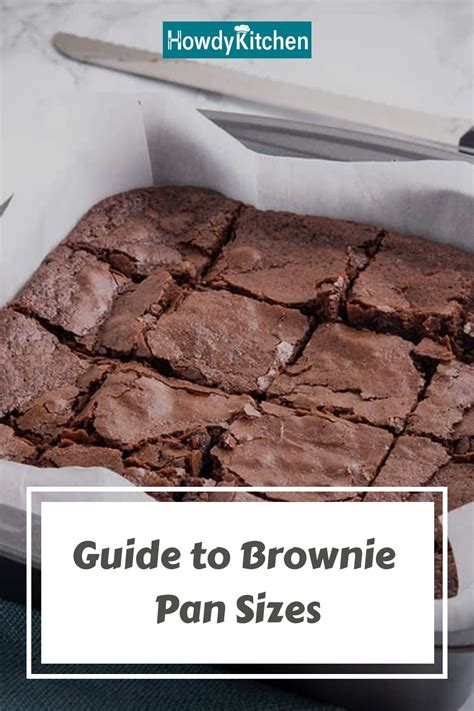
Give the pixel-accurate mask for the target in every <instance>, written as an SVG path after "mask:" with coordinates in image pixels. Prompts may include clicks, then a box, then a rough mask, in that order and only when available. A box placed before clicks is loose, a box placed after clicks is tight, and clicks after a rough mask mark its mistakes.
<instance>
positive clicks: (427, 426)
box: [408, 360, 474, 444]
mask: <svg viewBox="0 0 474 711" xmlns="http://www.w3.org/2000/svg"><path fill="white" fill-rule="evenodd" d="M473 406H474V366H473V365H469V364H467V363H462V362H460V361H457V360H452V361H451V362H450V363H441V364H440V365H439V366H438V367H437V369H436V372H435V373H434V375H433V377H432V379H431V382H430V384H429V386H428V388H427V390H426V393H425V395H424V397H423V399H422V400H421V401H420V402H419V403H418V405H417V407H416V409H415V410H414V412H413V413H412V414H411V415H410V418H409V423H408V432H411V433H413V434H421V435H427V436H429V437H434V438H435V439H438V440H440V441H442V442H444V443H446V444H451V443H453V441H455V440H456V439H459V438H461V437H465V436H467V437H471V436H474V429H473V425H474V418H473V417H472V415H471V414H470V411H471V409H472V408H473Z"/></svg>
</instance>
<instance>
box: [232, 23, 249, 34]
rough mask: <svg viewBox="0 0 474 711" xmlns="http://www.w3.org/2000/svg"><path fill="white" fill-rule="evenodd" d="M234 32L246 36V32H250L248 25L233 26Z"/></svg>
mask: <svg viewBox="0 0 474 711" xmlns="http://www.w3.org/2000/svg"><path fill="white" fill-rule="evenodd" d="M234 30H235V31H236V32H239V33H240V32H242V33H244V34H246V33H247V32H250V25H234Z"/></svg>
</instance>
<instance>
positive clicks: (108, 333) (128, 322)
mask: <svg viewBox="0 0 474 711" xmlns="http://www.w3.org/2000/svg"><path fill="white" fill-rule="evenodd" d="M181 294H182V291H181V289H180V288H179V287H178V286H177V285H176V283H175V282H174V280H173V279H172V277H171V276H170V275H169V273H168V272H166V271H164V270H163V269H160V270H158V271H156V272H154V273H153V274H150V276H148V277H146V278H145V279H143V281H141V282H139V283H138V284H135V283H133V282H132V283H130V284H128V285H127V286H126V287H125V288H124V289H122V290H121V292H120V293H119V294H118V296H117V298H116V299H115V300H114V302H113V304H112V307H111V309H110V312H109V313H108V315H107V317H106V318H105V320H104V321H103V323H102V324H101V326H100V328H99V329H98V332H97V338H96V341H95V349H96V351H98V352H99V353H103V354H111V355H115V356H123V355H134V354H135V352H136V351H137V349H139V348H140V347H141V348H142V349H143V348H144V347H145V346H144V334H145V333H146V332H147V331H149V330H150V329H152V328H153V327H154V326H155V325H156V322H157V320H158V319H159V317H160V316H161V314H162V313H163V311H165V310H166V309H167V308H169V307H170V306H171V304H173V303H174V302H175V301H178V300H179V299H180V298H181Z"/></svg>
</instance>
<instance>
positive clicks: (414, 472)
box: [373, 435, 449, 501]
mask: <svg viewBox="0 0 474 711" xmlns="http://www.w3.org/2000/svg"><path fill="white" fill-rule="evenodd" d="M448 462H449V455H448V453H447V452H446V450H445V449H444V447H443V446H442V445H441V444H439V443H438V442H433V441H432V440H430V439H428V438H427V437H415V436H411V435H402V436H401V437H399V438H398V439H397V440H396V442H395V444H394V446H393V448H392V450H391V451H390V454H389V456H388V457H387V459H386V461H385V462H384V464H383V466H382V467H381V469H380V471H379V472H378V474H377V476H376V478H375V480H374V481H373V486H375V487H376V486H406V487H416V486H434V484H433V483H432V482H433V477H434V476H435V475H436V474H437V473H438V471H439V470H440V469H441V467H443V466H444V465H445V464H447V463H448ZM386 498H389V499H391V500H396V501H398V500H403V499H408V498H410V493H409V492H387V496H386Z"/></svg>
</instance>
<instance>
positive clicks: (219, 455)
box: [211, 402, 392, 500]
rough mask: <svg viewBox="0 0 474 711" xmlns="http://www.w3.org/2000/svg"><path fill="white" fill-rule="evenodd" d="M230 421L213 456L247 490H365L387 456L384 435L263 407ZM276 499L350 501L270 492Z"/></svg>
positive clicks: (230, 480) (368, 428)
mask: <svg viewBox="0 0 474 711" xmlns="http://www.w3.org/2000/svg"><path fill="white" fill-rule="evenodd" d="M261 411H262V412H261V413H255V415H254V416H251V417H245V418H242V417H239V418H237V419H235V420H234V422H232V424H231V425H230V427H229V428H228V430H227V432H226V433H225V435H224V436H223V437H222V438H221V440H220V442H219V443H218V444H217V445H216V446H215V447H214V448H213V449H212V451H211V455H212V456H213V457H214V458H215V460H216V461H217V462H218V466H219V477H220V479H221V480H223V481H225V482H226V483H228V484H229V485H233V484H234V485H235V484H239V483H240V484H241V485H243V486H297V487H300V486H367V485H368V484H370V482H371V481H372V479H373V478H374V476H375V474H376V471H377V468H378V466H379V465H380V464H381V462H382V460H383V458H384V456H385V455H386V453H387V452H388V449H389V447H390V444H391V442H392V436H391V435H390V434H389V432H387V431H386V430H383V429H379V428H375V427H371V426H369V425H365V424H359V423H353V422H348V421H346V420H342V419H338V418H335V417H332V416H326V415H320V414H300V413H295V412H294V410H292V409H290V408H285V407H281V406H279V405H273V404H272V403H268V402H267V403H262V405H261ZM270 496H271V498H275V499H285V500H288V499H311V498H317V499H326V498H340V499H345V498H351V495H350V494H347V493H344V492H341V493H339V494H337V495H336V496H334V495H332V496H328V495H325V494H324V493H317V494H313V495H309V494H304V493H302V494H297V493H295V494H289V493H272V494H271V495H270Z"/></svg>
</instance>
